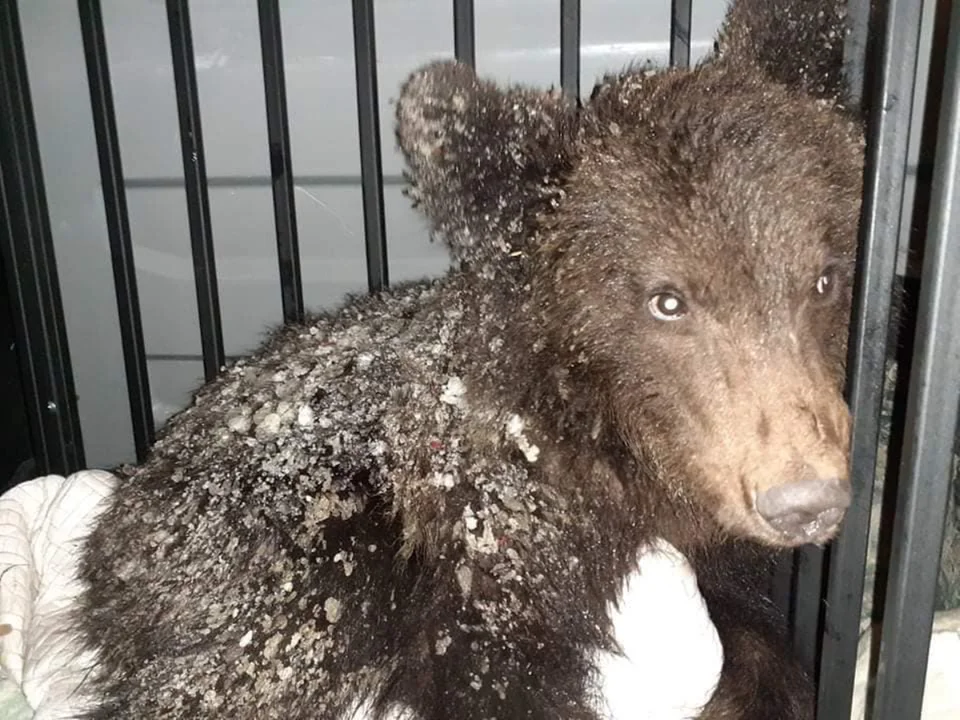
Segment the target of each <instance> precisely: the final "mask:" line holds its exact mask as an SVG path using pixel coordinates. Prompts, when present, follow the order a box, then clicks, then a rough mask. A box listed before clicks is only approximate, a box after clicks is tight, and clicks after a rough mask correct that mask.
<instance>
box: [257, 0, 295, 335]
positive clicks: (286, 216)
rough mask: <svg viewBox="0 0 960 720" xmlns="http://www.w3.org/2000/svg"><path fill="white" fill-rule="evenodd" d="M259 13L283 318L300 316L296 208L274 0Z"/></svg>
mask: <svg viewBox="0 0 960 720" xmlns="http://www.w3.org/2000/svg"><path fill="white" fill-rule="evenodd" d="M257 8H258V10H259V14H260V50H261V53H262V55H263V87H264V94H265V96H266V108H267V135H268V137H269V141H270V174H271V179H272V184H273V216H274V222H275V223H276V231H277V262H278V265H279V270H280V296H281V301H282V307H283V320H284V322H288V323H293V322H299V321H300V320H302V319H303V281H302V279H301V275H300V248H299V243H298V241H297V212H296V201H295V199H294V186H293V158H292V155H291V152H290V123H289V120H288V117H287V84H286V80H285V79H284V74H283V33H282V31H281V27H280V8H279V7H278V5H277V2H276V0H257Z"/></svg>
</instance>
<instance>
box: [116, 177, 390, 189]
mask: <svg viewBox="0 0 960 720" xmlns="http://www.w3.org/2000/svg"><path fill="white" fill-rule="evenodd" d="M125 182H126V187H127V190H152V189H154V188H160V189H166V188H182V187H183V178H180V177H150V178H144V177H128V178H126V181H125ZM294 182H295V184H294V189H296V188H297V186H300V185H319V186H328V187H344V186H356V187H360V186H362V185H363V179H362V178H361V176H360V175H299V176H296V177H295V178H294ZM406 183H407V181H406V180H405V179H404V177H403V175H384V176H383V184H384V186H391V185H406ZM272 184H273V178H272V177H270V176H269V175H221V176H216V175H213V176H209V177H207V187H208V188H213V187H215V188H248V187H270V186H271V185H272Z"/></svg>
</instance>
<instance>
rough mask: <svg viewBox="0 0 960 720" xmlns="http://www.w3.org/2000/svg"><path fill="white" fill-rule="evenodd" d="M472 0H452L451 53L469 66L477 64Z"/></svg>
mask: <svg viewBox="0 0 960 720" xmlns="http://www.w3.org/2000/svg"><path fill="white" fill-rule="evenodd" d="M473 18H474V15H473V0H453V54H454V55H455V56H456V58H457V60H459V61H460V62H462V63H466V64H467V65H469V66H470V67H475V66H476V64H477V51H476V31H475V30H474V26H473V25H474V23H473Z"/></svg>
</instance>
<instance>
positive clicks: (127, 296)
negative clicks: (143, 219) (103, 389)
mask: <svg viewBox="0 0 960 720" xmlns="http://www.w3.org/2000/svg"><path fill="white" fill-rule="evenodd" d="M77 10H78V13H79V15H80V32H81V35H82V36H83V51H84V55H85V56H86V65H87V82H88V84H89V85H90V108H91V110H92V112H93V127H94V130H95V132H96V137H97V155H98V158H99V161H100V182H101V185H102V187H103V207H104V212H105V214H106V219H107V239H108V241H109V243H110V259H111V261H112V264H113V284H114V288H115V290H116V295H117V316H118V318H119V321H120V338H121V340H122V342H123V362H124V369H125V370H126V374H127V395H128V397H129V400H130V420H131V426H132V428H133V443H134V447H135V449H136V453H137V460H138V461H140V462H142V461H143V460H144V459H145V458H146V456H147V451H148V450H149V448H150V445H152V444H153V439H154V426H153V410H152V402H151V400H150V377H149V373H148V371H147V358H146V351H145V347H144V341H143V326H142V324H141V322H140V296H139V294H138V292H137V270H136V267H135V266H134V262H133V241H132V239H131V235H130V220H129V215H128V214H127V197H126V193H125V191H124V186H123V164H122V162H121V157H120V140H119V137H118V135H117V124H116V116H115V114H114V107H113V91H112V89H111V83H110V68H109V65H108V60H107V40H106V37H105V36H104V32H103V14H102V12H101V7H100V0H78V2H77Z"/></svg>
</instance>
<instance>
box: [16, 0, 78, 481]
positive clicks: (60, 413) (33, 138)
mask: <svg viewBox="0 0 960 720" xmlns="http://www.w3.org/2000/svg"><path fill="white" fill-rule="evenodd" d="M0 107H2V108H3V111H2V112H0V253H2V257H3V265H4V267H5V271H6V273H5V274H6V276H7V282H8V285H9V288H10V299H11V303H12V308H11V310H12V313H11V314H12V315H13V323H14V328H15V333H16V342H17V344H18V346H19V348H18V349H19V352H18V355H19V357H20V364H21V378H22V382H23V385H24V388H23V390H24V399H25V400H26V404H27V408H26V409H27V414H28V417H29V422H30V436H31V440H32V444H33V452H34V456H35V460H36V463H37V471H38V472H39V473H40V474H47V473H58V474H61V475H66V474H69V473H71V472H74V471H76V470H79V469H80V468H82V467H83V466H84V465H85V460H84V452H83V438H82V435H81V430H80V419H79V414H78V412H77V398H76V392H75V389H74V383H73V373H72V370H71V363H70V351H69V347H68V343H67V333H66V326H65V321H64V315H63V303H62V299H61V297H60V285H59V282H58V279H57V265H56V257H55V253H54V248H53V237H52V234H51V229H50V217H49V214H48V211H47V201H46V194H45V191H44V186H43V172H42V168H41V162H40V151H39V147H38V141H37V131H36V124H35V122H34V115H33V104H32V101H31V99H30V88H29V82H28V78H27V67H26V58H25V57H24V52H23V37H22V34H21V30H20V17H19V14H18V12H17V2H16V0H0Z"/></svg>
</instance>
